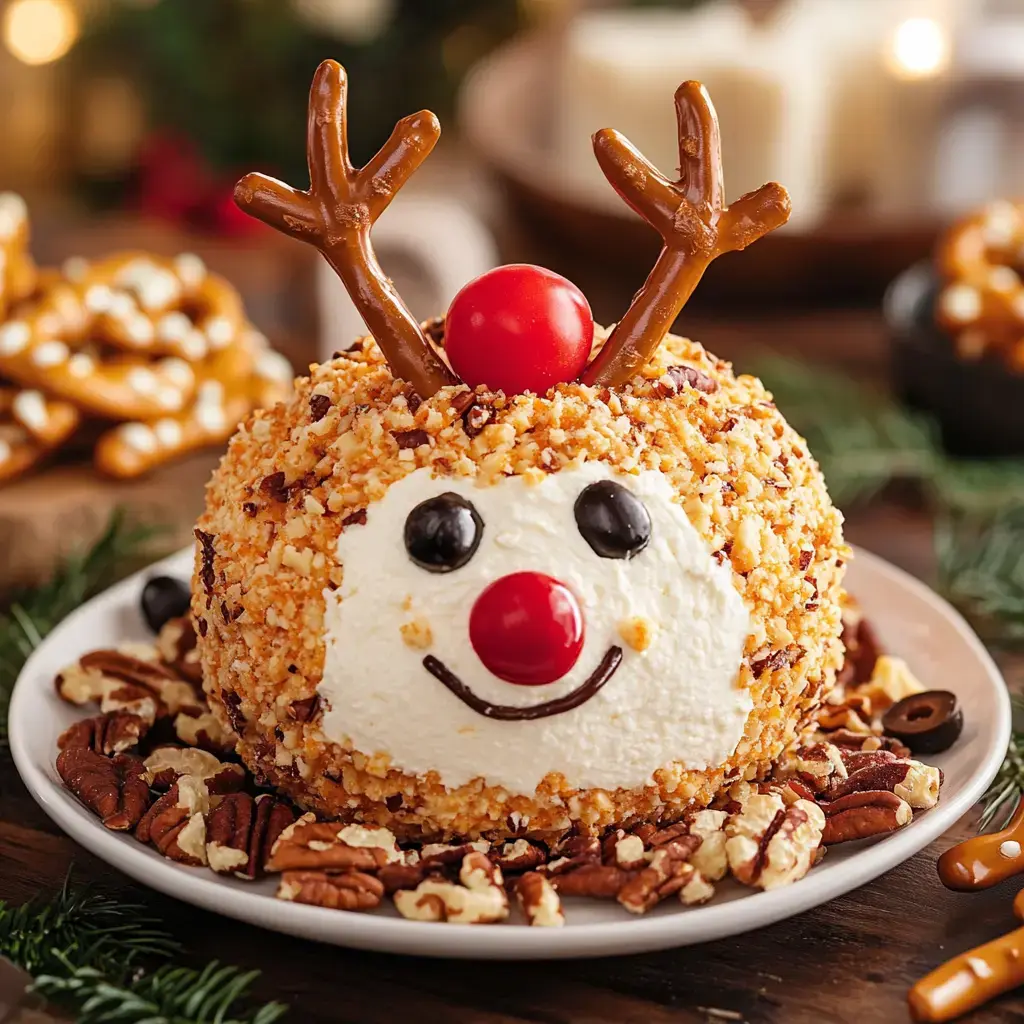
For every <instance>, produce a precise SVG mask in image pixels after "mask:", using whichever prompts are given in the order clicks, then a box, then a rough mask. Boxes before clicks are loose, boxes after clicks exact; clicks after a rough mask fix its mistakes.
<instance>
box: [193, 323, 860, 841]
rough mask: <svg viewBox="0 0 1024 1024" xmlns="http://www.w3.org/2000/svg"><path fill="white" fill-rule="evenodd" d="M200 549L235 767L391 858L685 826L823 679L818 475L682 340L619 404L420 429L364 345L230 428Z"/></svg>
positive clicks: (810, 708) (445, 407) (207, 647)
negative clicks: (650, 825)
mask: <svg viewBox="0 0 1024 1024" xmlns="http://www.w3.org/2000/svg"><path fill="white" fill-rule="evenodd" d="M432 333H433V335H434V336H435V337H439V335H440V327H439V325H436V324H435V326H434V328H432ZM604 337H605V334H604V332H603V331H602V330H601V329H600V328H599V329H598V330H597V333H596V346H598V347H599V346H600V345H601V344H602V342H603V340H604ZM196 536H197V545H196V572H195V579H194V582H193V612H194V614H195V617H196V622H197V631H198V634H199V652H200V657H201V659H202V665H203V670H204V678H205V686H206V689H207V692H208V695H209V699H210V702H211V705H212V707H213V709H214V711H215V713H216V714H217V715H218V716H219V717H220V718H221V719H222V721H223V722H224V723H225V724H228V725H230V726H231V727H232V728H233V729H234V730H235V731H236V733H237V734H238V737H239V742H238V750H239V753H240V755H241V757H242V758H243V760H244V761H245V763H246V764H247V765H248V767H249V768H250V769H251V770H252V771H253V772H254V773H255V775H256V776H257V778H258V779H260V780H261V781H264V782H266V783H267V784H269V785H272V786H274V787H275V788H276V789H278V790H279V791H280V792H282V793H284V794H286V795H287V796H289V797H290V798H291V799H293V800H294V801H295V802H296V803H297V804H299V805H300V806H301V807H304V808H307V809H309V810H312V811H315V812H317V813H319V814H321V815H323V816H325V817H329V818H337V819H343V820H346V821H358V822H365V823H368V824H375V825H385V826H387V827H389V828H391V829H393V830H394V831H395V832H396V834H398V835H399V836H401V837H403V838H406V839H451V838H475V837H478V836H481V835H487V836H489V837H498V836H502V835H521V834H526V833H529V834H537V835H544V834H548V833H553V832H559V831H562V830H565V829H569V828H576V829H578V830H579V831H581V832H586V833H600V832H601V831H603V830H605V829H607V828H609V827H611V826H613V825H626V824H629V823H635V822H637V821H641V820H645V821H655V822H665V821H671V820H675V819H678V818H679V817H681V816H682V815H683V814H684V813H686V812H687V811H688V810H690V809H693V808H697V807H701V806H705V805H707V804H708V803H709V802H710V801H711V800H712V799H713V798H714V796H715V794H716V793H717V792H718V791H719V790H720V789H721V788H722V787H723V786H724V785H726V784H728V783H731V782H734V781H736V780H739V779H745V780H752V779H756V778H759V777H762V776H763V775H764V774H765V773H766V772H767V771H769V770H770V768H771V765H772V764H773V762H774V761H775V760H777V759H778V758H779V757H780V755H781V754H782V752H783V751H784V750H785V748H786V747H787V746H788V745H790V744H791V743H792V742H793V741H794V740H795V738H796V737H797V736H798V735H799V733H800V732H801V731H802V730H803V729H804V728H805V726H806V725H807V722H808V720H809V718H810V717H811V716H812V714H813V712H814V711H815V709H816V708H818V706H819V705H820V704H821V702H822V700H823V699H824V698H825V697H826V696H827V694H828V693H829V691H830V689H831V687H832V686H833V683H834V679H835V673H836V670H837V669H838V667H839V664H840V661H841V655H842V645H841V643H840V631H841V616H840V600H841V597H842V577H843V565H844V562H845V561H846V559H847V557H848V550H847V548H846V546H845V544H844V542H843V537H842V517H841V515H840V513H839V512H838V511H837V510H836V509H835V508H834V507H833V506H832V504H831V502H830V500H829V497H828V494H827V491H826V488H825V483H824V480H823V479H822V476H821V473H820V471H819V469H818V467H817V465H816V463H815V462H814V460H813V458H812V457H811V456H810V454H809V453H808V451H807V447H806V445H805V443H804V441H803V439H802V438H801V437H800V436H799V435H798V434H797V433H796V432H795V431H794V430H793V429H792V428H791V427H790V426H789V425H788V424H787V423H786V421H785V419H784V418H783V417H782V415H781V414H780V413H779V411H778V410H777V409H776V408H775V405H774V403H773V402H772V400H771V395H770V394H769V393H768V392H767V391H766V390H765V388H764V386H763V385H762V384H761V382H760V381H758V380H757V379H755V378H753V377H749V376H735V375H734V374H733V372H732V368H731V367H730V365H729V364H728V363H726V362H723V361H721V360H719V359H716V358H715V357H714V356H712V355H710V354H709V353H707V352H706V351H705V350H704V349H703V348H702V347H701V346H700V345H699V344H696V343H695V342H692V341H689V340H686V339H683V338H679V337H675V336H672V335H669V336H668V337H667V338H666V339H665V341H664V342H663V343H662V345H661V346H660V348H659V350H658V352H657V354H656V356H655V357H654V359H653V360H652V361H651V362H650V363H649V364H647V366H646V367H645V368H644V370H643V371H642V373H641V374H639V375H638V376H637V377H635V378H634V379H633V380H632V381H631V382H630V383H629V384H627V385H626V386H624V387H620V388H616V389H608V388H601V387H588V386H584V385H582V384H577V383H573V384H559V385H558V386H557V387H555V388H554V389H553V390H552V391H550V392H548V394H547V395H546V396H537V395H533V394H523V395H516V396H513V397H506V396H504V395H502V394H500V393H498V394H492V393H488V392H487V391H485V390H484V389H483V388H478V389H477V390H476V391H475V392H474V391H472V390H470V389H469V388H468V387H466V386H465V385H459V386H456V387H447V388H443V389H442V390H441V391H439V392H438V393H437V394H436V395H434V396H433V397H431V398H429V399H427V400H423V401H421V400H420V399H419V398H418V397H417V396H416V395H415V394H414V393H413V392H412V391H411V389H410V388H409V387H408V386H407V385H404V384H403V383H402V382H401V381H398V380H395V379H394V378H393V377H392V375H391V373H390V371H389V370H388V367H387V365H386V363H385V362H384V359H383V357H382V356H381V354H380V352H379V350H378V348H377V346H376V344H375V343H374V342H373V340H372V339H371V338H365V339H363V340H362V341H360V342H357V343H356V344H355V345H353V346H352V348H351V349H349V350H348V351H347V352H345V353H339V354H338V355H337V356H336V357H335V358H334V359H333V360H332V361H331V362H329V363H326V364H324V365H320V366H314V367H312V369H311V373H310V376H309V377H308V378H305V379H301V380H299V381H298V382H297V386H296V391H295V396H294V398H292V399H291V401H290V402H288V403H287V404H282V405H278V406H277V407H276V408H275V409H273V410H269V411H262V412H257V413H255V414H254V415H253V417H251V418H250V419H249V421H248V422H247V423H246V424H245V425H244V426H243V427H241V428H240V430H239V432H238V433H237V434H236V435H235V437H234V438H233V439H232V441H231V443H230V446H229V449H228V451H227V454H226V455H225V457H224V459H223V461H222V462H221V465H220V467H219V469H218V470H217V472H216V474H215V475H214V477H213V480H212V481H211V483H210V485H209V488H208V492H207V504H206V511H205V513H204V515H203V516H202V518H201V519H200V521H199V524H198V528H197V531H196Z"/></svg>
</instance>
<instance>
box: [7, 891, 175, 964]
mask: <svg viewBox="0 0 1024 1024" xmlns="http://www.w3.org/2000/svg"><path fill="white" fill-rule="evenodd" d="M179 949H180V947H179V946H178V944H177V943H176V942H175V941H174V940H173V939H172V938H171V937H170V936H169V935H168V934H167V933H166V932H164V931H162V930H161V929H160V928H159V922H158V921H157V920H156V919H155V918H152V917H149V916H148V915H147V914H146V912H145V908H143V907H139V906H135V905H133V904H128V903H119V902H117V901H115V900H113V899H110V898H109V897H107V896H102V895H100V894H98V893H84V894H75V893H72V892H71V891H70V890H69V888H68V886H67V885H65V886H64V888H63V889H62V890H61V891H60V892H59V893H58V894H57V895H56V896H55V897H54V898H53V899H51V900H48V901H40V900H33V901H31V902H29V903H23V904H22V905H21V906H20V907H10V906H8V905H7V904H6V903H3V902H0V956H5V957H7V959H8V960H10V961H12V962H13V963H15V964H17V965H18V966H19V967H21V968H22V969H23V970H25V971H27V972H28V973H29V974H32V975H36V974H42V973H45V972H48V971H56V970H60V969H61V967H62V966H64V965H66V964H70V965H71V966H72V967H75V968H80V967H81V968H86V967H88V968H90V969H93V970H97V971H100V972H102V973H104V974H107V975H116V976H120V975H121V974H122V973H124V972H125V971H127V970H129V969H131V967H132V966H133V965H134V964H135V963H137V962H138V961H139V960H141V959H143V958H167V957H170V956H173V955H174V954H175V953H177V952H178V951H179Z"/></svg>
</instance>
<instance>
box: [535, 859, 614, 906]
mask: <svg viewBox="0 0 1024 1024" xmlns="http://www.w3.org/2000/svg"><path fill="white" fill-rule="evenodd" d="M633 876H634V872H632V871H623V870H622V868H617V867H615V866H614V865H611V864H584V865H582V866H581V867H578V868H576V869H575V870H574V871H568V872H566V873H565V874H561V875H554V876H551V884H552V885H553V886H554V887H555V889H556V890H557V891H558V892H559V893H560V894H561V895H562V896H589V897H591V898H592V899H599V900H613V899H615V898H616V896H618V895H619V891H620V890H621V889H622V887H623V886H624V885H626V883H627V882H629V881H630V879H631V878H633Z"/></svg>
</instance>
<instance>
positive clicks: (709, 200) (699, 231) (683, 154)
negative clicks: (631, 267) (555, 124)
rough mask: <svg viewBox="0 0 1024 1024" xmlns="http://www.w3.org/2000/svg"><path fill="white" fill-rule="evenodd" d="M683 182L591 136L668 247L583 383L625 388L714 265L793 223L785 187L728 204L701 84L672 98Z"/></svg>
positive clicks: (617, 138)
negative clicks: (764, 236)
mask: <svg viewBox="0 0 1024 1024" xmlns="http://www.w3.org/2000/svg"><path fill="white" fill-rule="evenodd" d="M675 104H676V120H677V122H678V126H679V169H680V177H679V180H678V181H675V182H673V181H669V179H668V178H666V177H665V176H664V175H662V174H661V173H660V172H659V171H658V170H657V169H656V168H655V167H653V166H652V165H651V164H650V163H649V162H648V161H647V160H646V159H645V158H644V157H643V155H642V154H641V153H640V152H639V151H638V150H637V149H635V148H634V147H633V145H632V144H631V143H630V142H629V141H628V140H627V139H625V138H624V137H623V136H622V135H620V134H619V133H618V132H617V131H615V130H614V129H610V128H605V129H602V130H601V131H599V132H598V133H597V134H596V135H595V136H594V154H595V156H596V157H597V162H598V164H600V166H601V170H602V171H603V172H604V175H605V177H606V178H607V179H608V181H609V182H610V183H611V185H612V187H613V188H614V189H615V191H616V192H618V194H619V195H620V196H621V197H622V199H624V200H625V202H626V203H627V204H628V205H629V206H630V207H631V208H632V209H633V210H634V211H636V212H637V213H638V214H639V215H640V216H641V217H643V219H644V220H645V221H647V223H648V224H650V225H651V227H653V228H654V229H655V230H656V231H657V232H658V233H659V234H660V235H661V237H662V239H663V241H664V243H665V244H664V247H663V248H662V251H661V255H660V256H659V257H658V260H657V262H656V263H655V265H654V269H653V270H652V271H651V273H650V275H649V276H648V278H647V280H646V282H645V283H644V285H643V287H642V288H641V289H640V291H639V292H637V294H636V296H635V298H634V299H633V302H632V304H631V305H630V307H629V310H628V311H627V312H626V315H625V316H624V317H623V318H622V320H620V321H619V323H618V324H617V325H616V327H615V329H614V330H613V331H612V333H611V335H610V337H609V338H608V341H607V342H606V343H605V345H604V348H602V349H601V351H600V353H599V354H598V355H597V356H596V357H595V359H594V360H593V361H592V362H591V363H590V365H589V366H587V368H586V369H585V370H584V372H583V374H582V376H581V380H582V381H583V383H584V384H597V385H603V386H607V387H614V386H616V385H620V384H624V383H626V381H628V380H630V379H631V378H632V377H633V376H634V375H635V374H636V373H637V372H638V371H639V370H640V368H641V367H642V366H643V365H644V364H645V363H646V362H647V361H648V360H649V359H650V358H651V356H652V355H654V353H655V351H656V350H657V348H658V345H660V344H661V341H662V339H663V338H664V337H665V335H666V334H667V333H668V331H669V329H670V328H671V326H672V323H673V322H674V321H675V319H676V317H677V316H678V315H679V313H680V311H681V310H682V308H683V306H684V305H685V304H686V302H687V300H688V299H689V298H690V296H691V295H692V294H693V291H694V289H695V288H696V287H697V284H698V283H699V282H700V279H701V277H703V275H704V271H705V270H707V268H708V266H709V265H710V263H711V261H712V260H714V259H715V258H716V257H717V256H721V255H722V254H723V253H727V252H734V251H737V250H740V249H745V248H746V247H747V246H748V245H750V244H751V243H752V242H756V241H757V240H758V239H759V238H761V237H762V236H763V235H766V234H767V233H768V232H769V231H774V230H775V228H777V227H781V226H782V225H783V224H785V223H786V221H787V220H789V214H790V201H789V195H788V193H787V192H786V190H785V189H784V188H783V187H782V186H781V185H779V184H776V183H775V182H769V183H768V184H767V185H762V186H761V188H759V189H757V190H755V191H754V192H750V193H748V194H747V195H745V196H743V197H742V198H741V199H738V200H737V201H736V202H735V203H733V204H732V205H731V206H726V205H725V195H724V181H723V173H722V153H721V138H720V133H719V127H718V116H717V115H716V113H715V108H714V107H713V106H712V103H711V98H710V97H709V96H708V94H707V90H705V89H704V87H703V86H702V85H701V84H700V83H699V82H684V83H683V84H682V85H681V86H680V87H679V88H678V89H677V90H676V95H675Z"/></svg>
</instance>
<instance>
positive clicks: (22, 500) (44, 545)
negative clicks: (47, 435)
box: [0, 451, 220, 594]
mask: <svg viewBox="0 0 1024 1024" xmlns="http://www.w3.org/2000/svg"><path fill="white" fill-rule="evenodd" d="M219 457H220V455H219V453H218V452H216V451H209V452H201V453H199V454H197V455H193V456H191V457H190V458H188V459H184V460H182V461H181V462H178V463H175V464H173V465H171V466H167V467H165V468H164V469H162V470H160V471H159V472H157V473H154V474H153V475H152V476H149V477H146V478H145V479H142V480H133V481H121V480H107V479H104V478H102V477H100V476H99V475H97V473H96V471H95V470H94V469H93V468H92V467H91V466H87V465H83V466H54V467H52V468H51V469H48V470H45V471H43V472H41V473H39V474H37V475H35V476H31V477H27V478H26V479H24V480H19V481H17V482H15V483H12V484H9V485H8V486H5V487H0V594H3V593H4V592H7V591H9V590H11V589H12V588H14V587H16V586H20V585H22V584H25V583H34V582H38V581H39V580H42V579H45V578H46V577H47V576H48V575H49V574H50V573H51V572H52V570H53V567H54V564H55V563H56V562H57V561H58V560H59V559H60V557H61V556H62V555H64V554H66V553H68V552H70V551H78V550H82V549H83V548H85V547H88V546H89V545H90V544H91V543H92V542H93V541H95V540H96V538H97V537H98V536H99V535H100V534H101V533H102V531H103V529H104V528H105V527H106V525H107V523H108V522H109V520H110V516H111V514H112V513H113V512H114V510H115V509H116V508H118V507H122V508H124V509H126V510H127V511H128V512H129V514H130V515H131V516H132V517H133V518H136V519H138V520H139V521H142V522H147V523H158V524H160V525H166V526H168V527H170V528H171V534H170V535H169V536H168V537H167V539H166V541H161V546H164V545H166V547H167V549H168V551H171V550H176V549H177V548H179V547H183V546H184V545H186V544H188V543H189V541H190V540H191V537H192V525H193V523H194V522H195V520H196V517H197V516H198V515H199V513H200V511H201V510H202V507H203V488H204V486H205V484H206V481H207V480H208V479H209V478H210V474H211V473H212V472H213V470H214V468H215V467H216V465H217V461H218V459H219Z"/></svg>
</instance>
